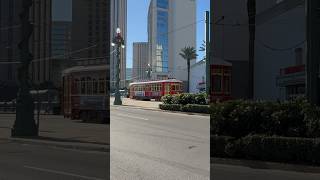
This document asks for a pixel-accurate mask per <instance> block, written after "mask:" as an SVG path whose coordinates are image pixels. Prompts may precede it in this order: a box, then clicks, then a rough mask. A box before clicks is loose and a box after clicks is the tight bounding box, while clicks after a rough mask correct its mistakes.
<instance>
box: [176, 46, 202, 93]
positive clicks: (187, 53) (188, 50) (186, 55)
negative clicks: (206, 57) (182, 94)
mask: <svg viewBox="0 0 320 180" xmlns="http://www.w3.org/2000/svg"><path fill="white" fill-rule="evenodd" d="M179 55H180V56H181V57H182V58H183V59H185V60H186V61H187V67H188V81H187V87H188V88H187V91H188V92H189V91H190V87H189V82H190V62H191V60H194V59H196V58H197V56H198V55H197V50H196V49H195V48H194V47H184V48H182V49H181V52H180V53H179Z"/></svg>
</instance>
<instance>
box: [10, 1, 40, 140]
mask: <svg viewBox="0 0 320 180" xmlns="http://www.w3.org/2000/svg"><path fill="white" fill-rule="evenodd" d="M31 6H32V0H23V7H22V12H21V14H20V20H21V26H22V27H21V42H20V43H19V49H20V58H21V63H20V65H19V68H18V72H17V74H18V82H19V91H18V94H17V104H16V120H15V122H14V125H13V128H12V130H11V136H13V137H16V136H37V135H38V129H37V125H36V123H35V120H34V103H33V98H32V96H31V94H30V81H29V64H30V62H31V61H32V59H33V57H32V54H31V53H30V52H29V39H30V37H31V34H32V31H33V27H32V25H31V23H30V21H29V13H30V12H29V11H30V7H31Z"/></svg>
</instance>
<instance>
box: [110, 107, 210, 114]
mask: <svg viewBox="0 0 320 180" xmlns="http://www.w3.org/2000/svg"><path fill="white" fill-rule="evenodd" d="M112 106H114V107H117V106H116V105H112ZM122 106H127V107H134V108H136V109H144V110H151V111H158V112H170V113H177V114H187V115H198V116H210V114H203V113H191V112H182V111H169V110H162V109H159V108H146V107H143V106H133V105H125V104H123V105H122Z"/></svg>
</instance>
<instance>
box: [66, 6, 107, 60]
mask: <svg viewBox="0 0 320 180" xmlns="http://www.w3.org/2000/svg"><path fill="white" fill-rule="evenodd" d="M109 10H110V1H109V0H95V1H93V0H76V1H73V4H72V37H71V42H72V43H71V49H72V51H71V52H72V53H71V59H72V60H74V61H77V64H78V65H94V64H95V65H97V64H106V63H107V64H108V61H107V60H108V56H109V54H110V53H108V52H109V49H110V46H109V44H110V39H109V38H110V37H109V29H110V27H109V25H108V24H109Z"/></svg>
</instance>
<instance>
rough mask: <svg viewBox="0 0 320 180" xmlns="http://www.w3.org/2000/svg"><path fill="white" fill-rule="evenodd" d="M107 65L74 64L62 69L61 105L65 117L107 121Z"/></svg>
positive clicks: (89, 120)
mask: <svg viewBox="0 0 320 180" xmlns="http://www.w3.org/2000/svg"><path fill="white" fill-rule="evenodd" d="M107 74H108V73H107V65H99V66H76V67H72V68H69V69H66V70H64V71H63V76H62V79H63V97H62V106H63V114H64V116H65V117H70V118H71V119H82V120H83V121H88V122H101V123H107V122H108V119H109V117H108V114H109V113H108V110H109V106H108V104H109V98H108V96H107V94H109V93H108V92H107V91H108V89H107V87H108V86H107V84H106V83H107V81H106V78H108V77H107Z"/></svg>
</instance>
